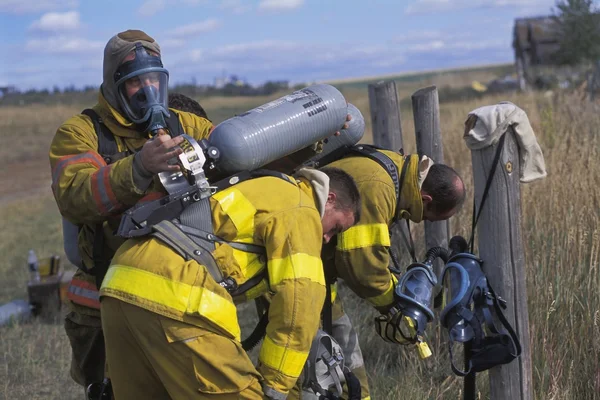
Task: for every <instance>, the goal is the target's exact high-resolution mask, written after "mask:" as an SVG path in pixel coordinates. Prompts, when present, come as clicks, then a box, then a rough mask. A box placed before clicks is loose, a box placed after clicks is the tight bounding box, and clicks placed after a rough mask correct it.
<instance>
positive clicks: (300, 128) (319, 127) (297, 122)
mask: <svg viewBox="0 0 600 400" xmlns="http://www.w3.org/2000/svg"><path fill="white" fill-rule="evenodd" d="M347 114H348V105H347V103H346V99H344V96H343V95H342V94H341V93H340V92H339V91H338V90H337V89H336V88H334V87H333V86H331V85H327V84H317V85H312V86H309V87H307V88H304V89H301V90H298V91H295V92H293V93H292V94H290V95H287V96H283V97H281V98H279V99H277V100H274V101H271V102H269V103H267V104H264V105H262V106H260V107H257V108H254V109H252V110H250V111H247V112H245V113H243V114H241V115H238V116H235V117H233V118H230V119H228V120H226V121H223V122H222V123H220V124H219V125H217V126H216V127H215V129H214V130H213V132H212V133H211V135H210V138H209V142H210V144H211V145H212V146H215V147H216V148H217V149H219V152H220V156H219V160H218V162H217V168H218V169H219V171H221V172H225V173H236V172H239V171H244V170H253V169H256V168H260V167H261V166H263V165H265V164H267V163H269V162H271V161H274V160H277V159H279V158H281V157H285V156H286V155H288V154H290V153H293V152H294V151H296V150H300V149H302V148H304V147H307V146H309V145H311V144H313V143H315V142H317V141H319V140H322V139H324V138H326V137H329V136H331V135H332V134H333V133H334V132H336V131H338V130H340V129H341V128H342V126H343V125H344V123H345V121H346V115H347Z"/></svg>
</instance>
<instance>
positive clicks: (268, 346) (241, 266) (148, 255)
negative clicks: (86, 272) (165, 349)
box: [100, 177, 325, 393]
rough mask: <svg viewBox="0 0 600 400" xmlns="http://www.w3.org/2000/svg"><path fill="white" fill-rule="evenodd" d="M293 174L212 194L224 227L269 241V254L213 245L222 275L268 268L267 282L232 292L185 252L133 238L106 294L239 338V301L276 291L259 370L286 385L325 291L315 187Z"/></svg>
mask: <svg viewBox="0 0 600 400" xmlns="http://www.w3.org/2000/svg"><path fill="white" fill-rule="evenodd" d="M293 182H295V183H290V182H288V181H285V180H283V179H280V178H275V177H262V178H257V179H252V180H249V181H245V182H242V183H239V184H237V185H235V186H233V187H231V188H228V189H226V190H223V191H221V192H218V193H216V194H215V195H213V196H212V197H211V198H210V206H211V210H212V222H213V227H214V232H215V234H216V235H217V236H219V237H221V238H223V239H225V240H227V241H235V242H242V243H251V244H255V245H260V246H264V247H265V248H266V259H265V258H264V256H261V255H257V254H253V253H246V252H243V251H239V250H236V249H234V248H232V247H231V246H229V245H228V244H217V247H216V249H215V250H214V252H213V256H214V257H215V259H216V261H217V265H218V266H219V268H220V269H221V271H222V272H223V275H224V276H225V277H232V278H234V279H235V280H236V282H237V283H238V284H240V285H241V284H243V283H244V282H246V281H247V280H248V279H250V278H252V277H254V276H256V275H257V274H259V273H261V272H263V271H264V270H265V268H266V270H267V273H268V274H267V276H268V281H267V280H263V281H262V282H261V283H260V284H258V285H257V286H255V287H254V288H253V289H251V290H249V291H248V292H246V293H245V295H244V296H243V298H236V299H234V298H232V297H231V296H230V295H229V293H228V292H227V290H225V289H224V288H223V287H221V286H220V285H219V284H218V283H217V282H216V281H215V280H214V279H213V277H212V276H211V275H210V274H209V273H208V272H207V269H206V268H205V267H203V266H202V265H200V264H198V263H197V262H196V261H194V260H190V261H186V260H185V259H184V258H183V257H181V256H180V255H179V253H177V252H175V251H174V250H173V249H172V248H170V247H169V246H167V245H166V244H164V243H163V242H161V241H160V240H159V239H156V238H145V239H131V240H128V241H127V242H125V244H124V245H123V246H122V247H121V248H119V250H118V251H117V253H116V254H115V256H114V258H113V261H112V265H111V267H110V268H109V271H108V273H107V275H106V278H105V279H104V282H103V284H102V288H101V290H100V295H101V296H110V297H114V298H117V299H120V300H121V301H124V302H127V303H130V304H134V305H136V306H139V307H142V308H144V309H147V310H149V311H152V312H155V313H158V314H161V315H163V316H166V317H169V318H173V319H175V320H178V321H183V322H185V323H188V324H191V325H194V326H199V327H202V328H205V329H209V330H211V331H213V332H216V333H220V334H222V335H224V336H227V337H229V338H231V339H233V340H237V341H239V340H240V327H239V324H238V320H237V314H236V307H235V303H238V302H242V301H245V300H248V299H252V298H256V297H258V296H261V295H263V294H265V293H267V292H269V293H270V294H271V306H270V310H269V323H268V326H267V330H266V331H267V333H266V337H265V339H264V341H263V344H262V347H261V349H260V355H259V366H258V371H259V372H260V373H261V374H262V376H263V378H264V381H265V382H264V383H265V384H266V385H267V386H268V387H271V388H273V389H275V390H277V391H278V392H281V393H288V391H289V390H290V389H291V388H292V387H293V385H294V383H295V382H296V380H297V379H298V377H299V375H300V372H301V370H302V367H303V365H304V363H305V360H306V358H307V356H308V351H309V349H310V345H311V341H312V338H313V337H314V335H315V333H316V331H317V328H318V325H319V319H320V311H321V308H322V306H323V302H324V299H325V279H324V273H323V266H322V262H321V258H320V252H321V244H322V239H323V232H322V225H321V217H320V214H319V210H318V209H317V205H316V202H317V200H316V196H315V194H314V192H313V188H312V185H311V184H310V183H309V182H308V181H305V180H304V179H301V180H299V181H293ZM206 351H209V352H210V351H214V352H218V349H207V350H206Z"/></svg>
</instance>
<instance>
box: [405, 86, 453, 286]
mask: <svg viewBox="0 0 600 400" xmlns="http://www.w3.org/2000/svg"><path fill="white" fill-rule="evenodd" d="M412 107H413V117H414V121H415V135H416V138H417V153H419V156H422V155H426V156H428V157H430V158H432V159H433V161H434V162H436V163H443V162H444V149H443V146H442V133H441V131H440V104H439V98H438V91H437V88H436V87H435V86H428V87H426V88H423V89H419V90H417V91H416V92H415V93H413V95H412ZM448 235H449V227H448V221H447V220H446V221H435V222H431V221H425V248H427V249H430V248H432V247H435V246H442V247H444V248H448ZM443 267H444V263H443V262H442V260H440V259H438V260H436V261H435V264H434V270H435V273H436V275H437V276H439V275H440V273H441V272H442V268H443Z"/></svg>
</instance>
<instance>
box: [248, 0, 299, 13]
mask: <svg viewBox="0 0 600 400" xmlns="http://www.w3.org/2000/svg"><path fill="white" fill-rule="evenodd" d="M303 4H304V0H260V3H259V4H258V9H259V10H265V11H289V10H294V9H296V8H299V7H301V6H302V5H303Z"/></svg>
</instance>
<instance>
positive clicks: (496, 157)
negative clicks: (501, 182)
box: [468, 133, 506, 254]
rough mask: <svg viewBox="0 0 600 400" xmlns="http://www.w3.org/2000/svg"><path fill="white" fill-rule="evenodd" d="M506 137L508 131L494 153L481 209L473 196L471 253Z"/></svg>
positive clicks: (480, 205)
mask: <svg viewBox="0 0 600 400" xmlns="http://www.w3.org/2000/svg"><path fill="white" fill-rule="evenodd" d="M505 138H506V133H505V134H504V135H502V137H501V138H500V140H499V141H498V148H497V149H496V154H495V155H494V161H493V162H492V169H491V170H490V175H489V176H488V178H487V182H486V183H485V189H483V195H482V196H481V202H480V203H479V210H477V208H476V206H475V198H473V223H472V224H471V238H470V239H469V245H468V246H469V248H470V251H471V254H472V253H473V247H474V245H475V227H476V226H477V222H478V221H479V217H480V216H481V210H483V205H484V203H485V200H486V199H487V195H488V193H489V191H490V187H491V186H492V181H493V180H494V175H495V174H496V167H497V166H498V161H500V155H501V154H502V149H503V148H504V139H505Z"/></svg>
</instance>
